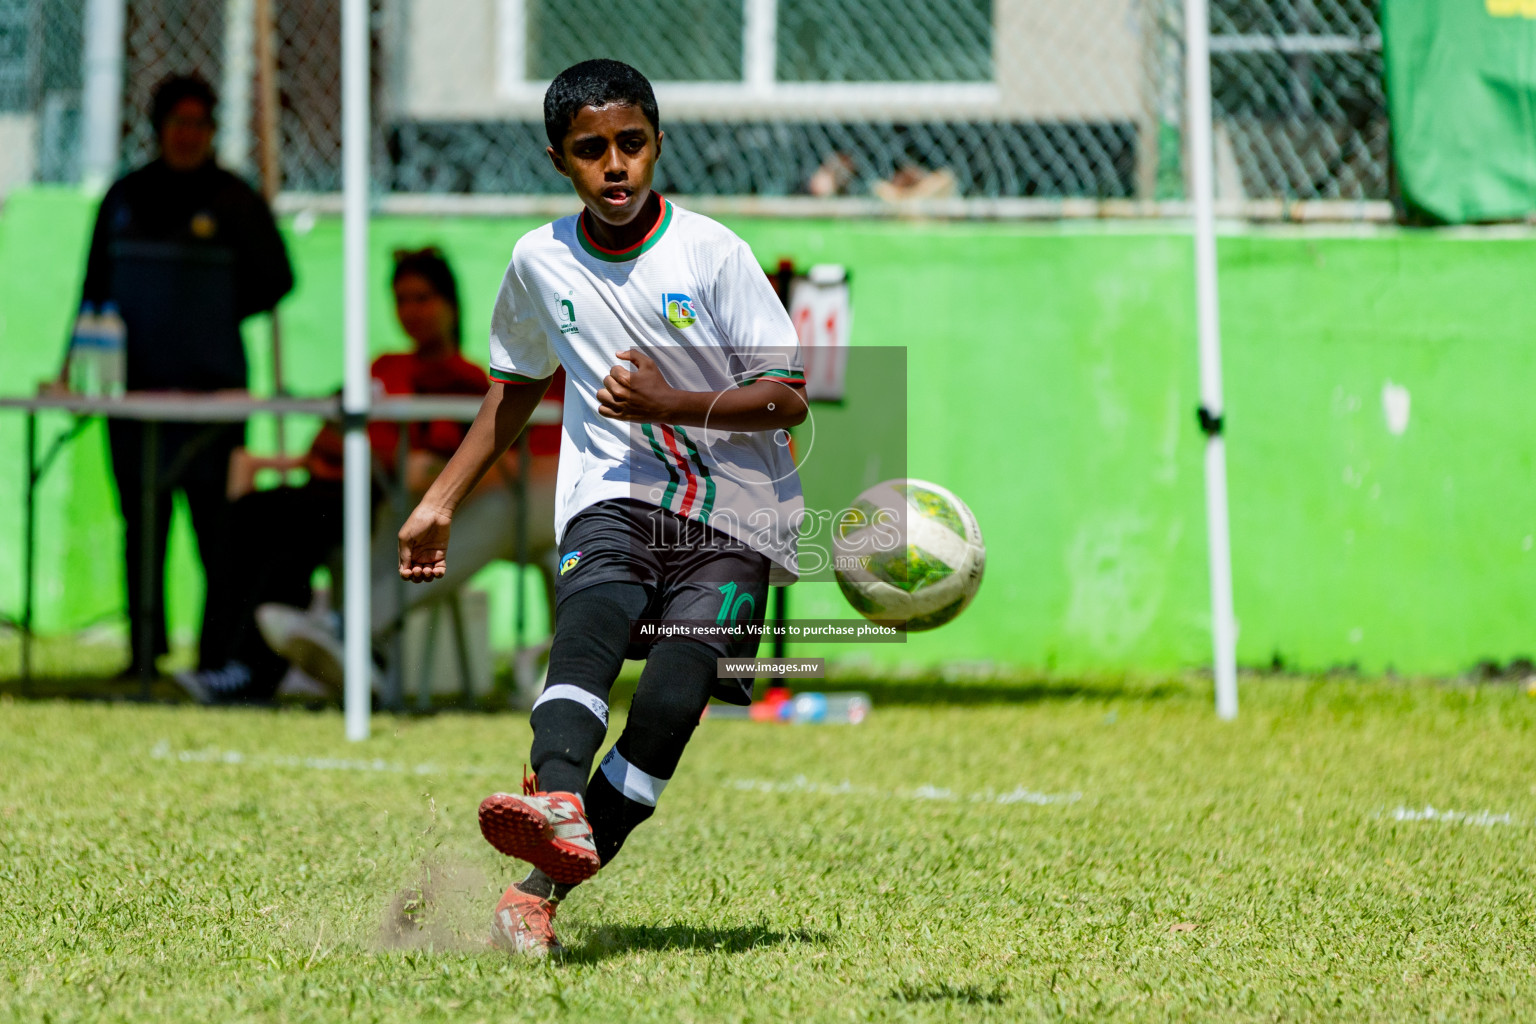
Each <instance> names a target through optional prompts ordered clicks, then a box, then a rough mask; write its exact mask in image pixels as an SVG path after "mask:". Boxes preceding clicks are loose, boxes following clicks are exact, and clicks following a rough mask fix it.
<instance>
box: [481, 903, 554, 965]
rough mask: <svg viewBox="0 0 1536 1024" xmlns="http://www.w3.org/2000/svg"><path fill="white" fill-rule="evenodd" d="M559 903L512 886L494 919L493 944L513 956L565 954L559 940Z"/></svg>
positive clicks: (492, 920) (498, 906)
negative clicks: (556, 913) (557, 936)
mask: <svg viewBox="0 0 1536 1024" xmlns="http://www.w3.org/2000/svg"><path fill="white" fill-rule="evenodd" d="M555 906H556V905H555V903H554V902H552V901H550V900H546V899H540V898H539V897H537V896H533V895H530V894H528V893H526V892H522V891H521V890H519V889H518V887H517V886H515V885H514V886H512V887H510V888H509V889H507V891H506V892H504V893H502V894H501V902H500V903H498V904H496V913H495V914H493V915H492V916H491V945H493V946H495V947H496V948H498V949H505V950H506V951H507V952H509V953H521V954H523V955H525V956H548V955H549V954H551V953H563V952H565V947H564V946H562V945H560V940H559V939H557V938H555V927H554V926H555Z"/></svg>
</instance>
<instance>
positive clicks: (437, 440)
mask: <svg viewBox="0 0 1536 1024" xmlns="http://www.w3.org/2000/svg"><path fill="white" fill-rule="evenodd" d="M390 284H391V287H392V289H393V291H394V296H395V314H396V316H397V318H398V319H399V322H400V326H401V328H402V329H403V330H404V332H405V334H406V335H407V337H409V338H410V340H411V351H409V352H392V353H386V354H384V355H381V356H379V357H378V358H377V359H376V360H375V361H374V363H373V368H372V375H373V380H374V389H375V394H379V393H383V394H391V395H401V394H422V395H426V394H432V395H444V394H463V395H474V396H477V397H478V396H480V395H483V394H485V392H486V391H487V390H488V389H489V387H490V382H489V380H488V378H487V377H486V375H485V371H484V370H483V369H481V368H480V367H479V366H477V365H475V364H474V363H471V362H470V361H469V360H467V359H465V358H464V357H463V355H461V354H460V352H459V341H460V326H459V296H458V285H457V282H456V281H455V279H454V275H453V270H452V268H450V267H449V265H448V262H447V260H446V259H444V257H443V255H442V254H441V253H440V252H438V251H437V250H436V249H430V248H429V249H421V250H416V251H410V252H400V253H396V255H395V267H394V272H393V274H392V276H391V281H390ZM468 426H469V425H468V424H467V423H454V422H446V421H436V422H429V423H411V424H395V423H371V424H369V426H368V434H369V442H370V447H371V448H372V449H373V455H374V458H375V460H376V461H377V462H378V463H379V464H380V465H382V466H383V467H384V468H385V469H386V470H387V471H389V472H391V473H393V472H396V471H397V470H398V468H399V467H397V466H396V465H395V463H396V461H397V459H398V457H399V456H398V453H399V437H400V435H399V431H400V430H401V429H405V430H406V431H407V432H408V433H407V437H408V447H409V456H408V459H409V461H408V463H407V465H406V467H405V474H406V484H407V488H408V489H409V490H412V491H416V492H419V491H421V490H424V489H425V488H426V487H427V486H428V485H429V484H430V483H431V480H432V478H433V477H434V476H436V474H437V472H438V470H440V469H441V468H442V466H443V465H444V464H445V463H446V461H447V459H448V458H449V457H450V456H451V455H452V454H453V452H454V450H455V449H456V448H457V447H458V445H459V442H460V441H462V440H463V436H464V432H465V431H466V430H467V429H468ZM551 429H553V430H554V432H555V439H554V443H555V446H556V450H558V444H559V429H560V428H559V427H553V428H551V427H543V428H538V427H536V428H533V430H534V431H540V430H542V431H545V432H547V431H549V430H551ZM530 440H531V442H534V443H537V444H539V445H540V446H541V447H544V446H547V445H548V441H549V439H548V438H547V437H535V436H532V435H531V436H530ZM262 468H277V469H285V470H286V469H293V468H303V469H305V470H307V471H308V474H309V479H308V480H307V481H306V482H305V483H304V484H302V485H300V486H296V487H287V486H285V487H276V488H272V489H271V490H264V491H251V492H250V493H248V494H245V495H244V496H242V497H240V498H239V499H238V500H237V501H235V503H234V505H233V506H232V508H231V512H230V515H231V532H230V538H231V542H232V543H231V545H230V550H229V551H228V552H227V553H226V558H225V559H224V561H223V564H222V565H221V566H220V567H219V569H218V571H216V572H210V574H209V578H208V592H207V603H206V605H205V608H204V613H203V630H204V633H205V634H207V635H208V636H209V637H210V639H211V640H212V642H213V644H215V645H216V647H215V649H216V650H217V651H219V652H220V653H223V654H224V655H225V661H224V664H223V665H222V667H219V668H214V669H211V670H203V671H198V672H182V673H178V674H177V676H176V681H177V682H178V683H180V684H181V686H182V688H183V689H185V690H186V691H187V692H188V693H189V694H190V695H191V696H192V697H193V698H194V699H196V700H198V701H199V702H201V703H205V704H224V703H249V702H260V701H266V700H270V699H271V698H272V696H273V695H274V694H275V692H276V690H277V686H278V683H279V682H280V681H281V679H282V676H283V674H284V672H285V671H286V669H287V666H288V663H287V661H286V660H285V659H284V658H283V657H281V656H279V655H278V654H276V653H274V652H273V651H272V650H271V649H269V648H268V647H267V645H266V644H265V643H264V642H263V640H262V638H261V635H260V632H259V631H258V629H257V626H256V622H255V610H256V608H257V606H258V605H261V604H263V603H266V602H275V603H278V604H282V605H291V606H296V607H298V608H304V607H307V606H308V605H309V603H310V600H311V597H312V594H311V592H310V585H309V581H310V576H311V575H312V573H313V571H314V569H315V568H316V567H318V566H319V565H321V564H322V563H324V561H325V560H326V558H327V557H328V556H329V555H330V553H331V552H332V550H334V549H335V548H336V547H337V546H338V545H339V544H340V543H341V539H342V495H341V480H342V443H341V433H340V431H339V430H338V429H337V428H336V426H335V425H334V424H326V425H325V426H324V427H322V428H321V430H320V432H319V433H318V434H317V435H316V436H315V439H314V441H313V443H312V444H311V445H310V448H309V451H308V452H307V453H305V455H304V456H303V457H302V458H299V459H293V458H288V459H283V458H276V459H268V458H260V459H258V458H250V457H247V458H245V459H244V460H243V461H241V462H237V464H236V465H235V466H234V467H232V471H231V489H232V490H240V489H244V487H248V483H247V481H248V479H249V477H250V476H251V475H253V474H254V472H255V470H257V469H262ZM496 475H497V474H491V475H490V476H488V481H491V480H492V478H494V477H495V476H496ZM502 490H505V488H502ZM379 497H380V495H379V493H378V492H377V489H376V492H375V505H376V506H377V504H378V499H379ZM273 522H288V523H298V524H303V527H304V528H303V529H301V530H297V531H293V532H291V533H289V534H288V535H287V536H286V537H284V538H283V542H282V549H281V550H280V551H273V550H272V549H271V548H269V547H263V546H259V545H255V544H251V543H248V539H249V538H254V537H257V536H260V535H262V529H261V528H260V527H261V526H262V525H263V524H266V525H268V526H269V524H271V523H273ZM384 532H386V533H387V535H388V539H389V540H390V545H389V547H390V551H391V552H393V551H394V544H393V535H394V528H393V526H390V527H389V528H388V530H387V531H384ZM214 664H217V661H215V662H214Z"/></svg>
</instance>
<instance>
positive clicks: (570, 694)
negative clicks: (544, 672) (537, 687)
mask: <svg viewBox="0 0 1536 1024" xmlns="http://www.w3.org/2000/svg"><path fill="white" fill-rule="evenodd" d="M552 700H573V701H575V702H576V703H577V704H580V705H581V706H582V707H584V708H586V709H587V710H588V711H590V712H592V713H593V714H594V715H596V716H597V719H598V721H600V722H602V723H603V728H605V729H606V728H608V702H607V701H605V700H603V699H602V698H601V697H599V696H598V695H597V694H595V693H588V692H587V691H586V690H583V689H582V688H581V687H579V686H572V685H571V684H570V683H556V684H554V685H553V686H546V687H544V692H543V693H541V694H539V699H538V700H536V701H534V702H533V708H532V709H531V710H530V711H529V714H532V713H533V712H534V711H537V710H539V705H541V704H547V703H549V702H550V701H552Z"/></svg>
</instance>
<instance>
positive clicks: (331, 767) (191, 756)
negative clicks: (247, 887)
mask: <svg viewBox="0 0 1536 1024" xmlns="http://www.w3.org/2000/svg"><path fill="white" fill-rule="evenodd" d="M149 756H150V757H152V758H154V759H155V760H157V761H175V762H178V763H181V764H226V765H238V766H242V767H253V768H298V769H302V770H306V771H317V772H376V773H382V774H388V775H450V774H451V775H471V776H502V775H506V774H507V773H506V771H505V770H502V769H496V768H474V767H470V766H467V765H440V764H433V763H431V762H425V763H422V764H401V763H400V762H398V761H386V760H384V759H383V758H379V757H376V758H372V759H366V758H352V757H301V756H299V755H297V754H247V753H243V752H241V751H239V750H221V749H219V748H217V747H203V748H201V749H198V750H174V749H172V747H171V745H170V743H169V742H168V741H166V740H161V741H160V742H159V743H156V744H155V745H154V747H152V748H151V749H150V751H149ZM725 786H726V788H728V789H737V790H744V791H750V792H754V793H815V794H818V795H822V796H870V797H880V798H885V799H895V800H961V801H965V802H969V803H991V804H1036V805H1042V806H1043V805H1046V804H1070V803H1076V802H1077V801H1079V800H1081V799H1082V798H1083V794H1081V793H1037V792H1035V791H1034V790H1030V789H1025V788H1024V787H1023V786H1018V787H1015V788H1014V789H1012V790H1009V791H1008V792H1006V793H998V792H996V791H994V790H991V789H987V790H984V791H982V792H980V793H966V794H958V795H957V794H956V793H954V792H953V791H951V790H948V789H942V788H940V787H938V786H918V787H917V788H916V789H894V790H887V789H878V788H876V787H873V786H855V785H853V784H852V783H850V782H847V781H844V782H840V783H838V784H836V785H833V784H830V783H825V782H812V781H810V780H809V779H807V778H806V777H805V776H804V775H797V776H795V777H794V778H793V779H791V780H789V781H787V782H770V781H765V780H761V779H732V780H728V781H727V782H726V783H725Z"/></svg>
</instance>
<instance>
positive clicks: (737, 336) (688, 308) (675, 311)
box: [491, 199, 805, 583]
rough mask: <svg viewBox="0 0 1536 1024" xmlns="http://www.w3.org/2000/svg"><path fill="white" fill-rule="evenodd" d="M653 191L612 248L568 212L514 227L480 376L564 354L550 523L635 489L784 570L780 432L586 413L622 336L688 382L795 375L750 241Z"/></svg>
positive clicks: (518, 373)
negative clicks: (651, 201)
mask: <svg viewBox="0 0 1536 1024" xmlns="http://www.w3.org/2000/svg"><path fill="white" fill-rule="evenodd" d="M661 205H662V210H661V216H660V218H659V219H658V220H657V223H656V226H655V228H653V229H652V230H651V232H650V234H648V235H646V237H645V238H643V239H641V240H640V241H639V242H637V243H636V244H635V245H634V246H632V247H631V248H629V249H626V250H624V251H622V252H614V251H609V250H605V249H603V248H602V247H600V246H598V245H597V243H596V242H594V241H593V240H592V238H591V237H590V235H588V233H587V231H586V228H585V225H584V224H582V222H581V217H580V215H575V216H570V217H564V218H562V219H560V220H557V221H555V222H554V223H553V224H546V225H544V226H543V227H541V228H536V229H535V230H533V231H530V232H528V233H527V234H526V235H524V236H523V237H522V238H521V239H519V240H518V242H517V245H516V246H515V247H514V248H513V250H512V262H511V264H510V265H509V266H508V267H507V272H506V276H505V277H504V278H503V279H502V283H501V290H500V291H499V292H498V293H497V295H496V309H495V311H494V312H493V314H492V316H491V377H492V378H493V379H495V380H499V381H503V382H507V383H515V382H524V381H529V380H539V379H542V378H544V377H548V376H549V375H550V374H552V373H554V372H555V368H556V367H557V366H564V367H565V372H566V384H565V419H564V436H563V438H562V441H561V444H560V472H559V478H558V484H557V489H556V493H557V497H556V499H555V533H556V536H559V537H563V536H564V534H565V527H566V524H567V523H569V522H570V521H571V519H572V518H574V517H575V516H576V514H577V513H579V512H580V511H581V510H582V509H585V508H587V507H588V506H590V505H593V504H595V503H596V502H599V501H604V500H607V499H611V498H636V499H639V500H642V501H646V502H648V503H650V504H654V505H659V506H661V507H662V508H666V509H669V510H671V511H673V512H676V513H678V514H679V515H682V516H684V517H686V518H689V519H696V520H698V521H700V522H705V523H708V524H709V525H710V526H712V527H714V528H716V529H719V530H722V531H724V532H726V533H728V534H730V535H731V536H733V537H735V538H737V539H738V540H740V541H743V542H744V543H746V544H748V545H750V546H751V547H752V548H754V549H755V550H757V551H759V552H761V553H762V554H764V555H766V556H767V557H768V558H769V559H770V560H771V561H772V562H773V564H774V572H773V577H774V579H773V581H774V582H776V583H777V582H790V581H792V580H793V579H794V576H795V541H796V536H797V534H798V530H799V525H800V518H801V516H802V515H803V514H804V513H803V508H804V502H803V500H802V498H801V494H800V479H799V476H798V475H797V473H796V472H795V466H794V460H793V458H792V456H791V453H790V451H789V447H788V436H787V435H785V434H784V433H783V432H776V433H775V432H764V431H758V432H724V431H719V430H713V429H707V428H701V427H690V428H686V429H685V428H683V427H680V426H672V425H668V424H662V423H656V424H652V423H645V424H640V423H627V422H623V421H620V420H612V419H608V418H607V417H604V416H601V415H599V414H598V411H597V408H598V403H597V392H598V390H599V389H600V388H601V387H602V386H603V378H604V377H605V376H607V374H608V370H609V368H610V367H612V366H613V365H614V364H615V363H617V362H618V359H617V357H616V353H618V352H620V351H622V350H624V349H627V348H636V349H639V350H641V351H643V352H645V353H646V354H647V355H649V356H650V357H651V358H652V359H654V360H655V361H656V363H657V366H658V367H659V368H660V370H661V372H662V374H663V375H664V376H665V377H666V379H667V382H668V383H669V384H671V385H672V386H673V387H675V388H678V389H681V390H684V391H705V392H713V391H724V390H726V389H728V388H732V387H737V386H741V385H745V384H748V383H751V382H753V381H756V380H758V379H760V378H763V377H768V378H773V379H779V380H783V381H785V382H787V383H792V382H803V381H804V379H805V374H804V369H803V364H802V362H801V358H800V350H799V345H798V341H797V337H796V333H795V329H794V326H793V325H792V324H791V323H790V320H789V315H788V314H787V313H785V311H784V307H783V306H782V305H781V304H780V302H779V299H778V297H777V296H776V295H775V294H774V292H773V288H772V286H771V285H770V284H769V283H768V279H767V276H766V275H765V274H764V273H763V271H762V268H761V267H759V266H758V264H757V260H756V259H755V258H754V257H753V255H752V250H751V249H749V248H748V247H747V245H746V243H745V242H743V241H742V240H741V239H739V238H737V237H736V236H735V235H734V234H733V233H732V232H731V231H730V230H729V229H727V228H726V227H724V226H723V225H721V224H718V223H716V222H715V221H713V220H710V219H709V218H708V217H704V216H701V215H699V214H697V213H690V212H689V211H687V210H682V209H678V208H677V207H676V206H674V205H673V204H672V203H670V202H668V201H667V200H666V199H662V200H661ZM621 365H624V364H621ZM785 398H786V400H787V401H791V402H793V401H798V399H796V398H794V397H792V396H791V395H790V394H788V392H787V389H786V395H785Z"/></svg>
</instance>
